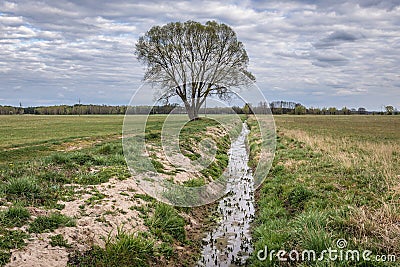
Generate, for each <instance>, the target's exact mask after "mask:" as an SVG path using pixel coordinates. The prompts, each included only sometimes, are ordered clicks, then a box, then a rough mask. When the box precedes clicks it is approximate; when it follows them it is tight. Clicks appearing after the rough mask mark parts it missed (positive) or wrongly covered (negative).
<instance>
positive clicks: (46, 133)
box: [0, 115, 123, 162]
mask: <svg viewBox="0 0 400 267" xmlns="http://www.w3.org/2000/svg"><path fill="white" fill-rule="evenodd" d="M122 120H123V116H122V115H110V116H29V115H26V116H1V120H0V151H1V152H0V162H13V161H16V160H27V159H28V160H29V159H30V158H31V157H34V156H38V155H42V156H44V155H48V154H50V153H51V152H54V151H55V150H56V149H57V148H60V147H62V144H64V143H68V142H70V143H74V142H76V141H80V140H92V139H95V138H99V137H100V138H105V137H109V136H115V135H120V134H121V129H122V128H121V125H122Z"/></svg>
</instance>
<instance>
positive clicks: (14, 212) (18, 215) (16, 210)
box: [0, 206, 31, 227]
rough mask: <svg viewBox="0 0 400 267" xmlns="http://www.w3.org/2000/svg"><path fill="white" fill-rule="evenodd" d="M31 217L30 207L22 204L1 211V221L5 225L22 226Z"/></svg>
mask: <svg viewBox="0 0 400 267" xmlns="http://www.w3.org/2000/svg"><path fill="white" fill-rule="evenodd" d="M30 217H31V215H30V213H29V211H28V209H26V208H25V207H21V206H13V207H10V208H8V209H7V210H5V211H3V212H1V213H0V223H1V225H4V226H5V227H21V226H22V225H24V224H26V222H27V221H28V220H29V218H30Z"/></svg>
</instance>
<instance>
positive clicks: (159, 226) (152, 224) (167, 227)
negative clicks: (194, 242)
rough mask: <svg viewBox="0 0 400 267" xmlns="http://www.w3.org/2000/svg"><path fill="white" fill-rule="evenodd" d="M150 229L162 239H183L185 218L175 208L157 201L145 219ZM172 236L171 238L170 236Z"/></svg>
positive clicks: (184, 237)
mask: <svg viewBox="0 0 400 267" xmlns="http://www.w3.org/2000/svg"><path fill="white" fill-rule="evenodd" d="M146 225H147V226H148V227H149V228H150V231H151V232H152V233H154V234H155V235H156V236H157V237H159V238H161V239H162V240H164V241H169V240H172V238H175V239H177V240H178V241H181V242H183V241H185V239H186V236H185V228H184V226H185V225H186V222H185V220H184V219H183V218H182V217H181V216H180V215H179V214H178V212H177V211H176V209H175V208H174V207H172V206H170V205H167V204H164V203H157V204H156V207H155V209H154V214H153V215H152V216H151V217H150V218H149V219H148V220H147V221H146ZM171 237H172V238H171Z"/></svg>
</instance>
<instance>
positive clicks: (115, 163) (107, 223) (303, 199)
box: [0, 115, 400, 266]
mask: <svg viewBox="0 0 400 267" xmlns="http://www.w3.org/2000/svg"><path fill="white" fill-rule="evenodd" d="M164 119H165V117H163V116H154V117H152V119H151V120H150V121H149V124H148V127H149V131H148V132H147V133H146V134H147V136H146V137H147V138H148V140H149V141H150V144H151V147H150V148H151V149H150V151H151V153H150V155H149V156H150V157H151V158H152V160H153V163H154V164H155V165H156V166H158V168H159V169H158V171H160V172H162V173H164V174H165V175H166V178H171V177H173V176H174V174H176V173H179V172H182V171H181V170H173V169H171V166H168V165H167V163H166V162H165V161H163V160H161V159H159V157H158V154H159V151H160V150H159V148H158V146H159V142H158V140H159V139H158V138H159V131H160V127H161V125H162V122H163V120H164ZM122 122H123V116H106V115H105V116H1V117H0V140H1V142H0V147H1V151H0V180H1V188H0V189H1V199H0V205H1V211H0V264H1V265H4V264H6V263H7V262H9V261H10V260H11V262H10V263H9V264H10V266H33V265H34V264H39V263H44V264H47V265H48V266H62V265H67V264H69V265H70V266H115V265H119V266H132V262H135V263H136V265H133V266H146V265H150V266H193V265H194V263H195V262H196V260H197V259H198V256H199V246H200V241H201V237H202V232H204V231H205V230H206V228H207V227H211V225H212V223H211V222H212V221H215V220H217V218H216V215H217V213H216V212H215V210H214V207H213V206H212V205H210V206H207V207H202V208H190V209H189V208H173V207H171V206H168V205H165V204H162V203H159V202H157V201H155V200H154V199H153V198H151V197H149V196H147V195H145V194H144V192H142V191H141V190H140V188H138V186H137V185H136V183H135V182H134V181H133V180H132V179H130V173H129V172H128V170H127V166H126V162H125V158H124V155H123V152H122V145H121V131H122ZM275 122H276V125H277V129H278V144H277V151H276V157H275V160H274V164H273V167H272V170H271V172H270V174H269V175H268V177H267V179H266V180H265V182H264V184H263V185H261V186H260V188H259V190H258V192H257V198H256V200H257V203H256V204H257V207H258V208H257V214H256V218H255V221H254V225H253V239H254V240H253V241H254V244H255V251H258V250H260V249H264V247H265V246H268V249H269V250H272V249H274V250H279V249H285V250H287V251H290V250H293V249H296V250H299V251H302V250H305V249H313V250H315V251H317V252H320V251H322V250H324V249H327V248H328V247H332V248H335V244H336V241H337V240H338V239H345V240H346V241H347V248H350V249H359V250H366V249H368V250H371V251H372V253H373V254H372V255H398V257H400V239H399V237H400V210H399V204H400V201H399V196H400V164H399V163H400V162H399V161H400V157H399V155H400V131H399V129H400V117H398V116H276V117H275ZM248 123H249V125H250V126H252V125H253V127H251V129H252V132H253V134H254V129H256V128H255V127H254V121H253V120H252V118H251V117H250V118H249V119H248ZM226 135H227V133H226V132H223V131H219V130H218V125H217V124H215V123H214V122H212V121H210V120H200V121H195V122H194V123H193V124H190V125H188V126H187V127H186V128H185V131H183V136H182V142H180V144H179V145H180V148H181V149H182V151H183V153H184V154H185V156H186V157H188V158H190V159H191V160H195V159H197V158H198V157H199V156H200V154H201V153H200V151H199V148H198V147H197V146H196V145H195V144H196V143H199V140H201V138H202V137H204V136H208V137H210V138H212V139H213V140H214V141H215V142H216V143H217V147H218V151H217V152H218V153H217V155H218V159H219V161H217V162H216V163H215V164H214V165H212V166H210V168H209V169H208V170H206V171H204V172H202V173H199V174H198V176H197V177H196V179H194V180H191V181H184V182H183V183H184V184H185V183H186V185H187V186H199V185H202V184H204V183H206V182H207V181H208V179H212V178H213V177H216V176H218V175H219V174H220V172H221V171H222V170H223V169H224V168H225V167H226V164H227V162H226V159H227V158H226V152H227V149H228V148H229V142H227V140H228V139H227V137H226ZM256 139H257V135H253V136H252V138H251V139H250V147H253V148H254V149H256V145H253V146H252V144H257V140H256ZM193 144H194V145H193ZM254 151H256V150H254ZM255 154H256V152H254V153H252V154H251V155H252V157H256V155H255ZM251 162H252V161H251V159H250V163H251ZM102 237H103V238H102ZM11 254H12V257H11ZM10 257H11V258H10ZM358 264H359V266H386V265H390V263H379V262H365V261H364V262H359V263H358ZM251 265H253V266H279V265H283V266H289V265H288V263H286V265H285V264H283V263H282V262H278V261H277V260H276V258H274V259H272V260H265V261H260V260H259V259H257V255H256V254H254V255H253V257H252V259H251ZM291 265H292V266H297V265H298V266H301V265H303V266H307V265H306V263H305V262H297V263H295V262H292V263H291ZM311 265H315V266H356V264H355V263H354V262H351V264H350V263H348V262H346V261H337V262H334V263H327V262H312V263H311ZM392 266H396V263H394V264H392Z"/></svg>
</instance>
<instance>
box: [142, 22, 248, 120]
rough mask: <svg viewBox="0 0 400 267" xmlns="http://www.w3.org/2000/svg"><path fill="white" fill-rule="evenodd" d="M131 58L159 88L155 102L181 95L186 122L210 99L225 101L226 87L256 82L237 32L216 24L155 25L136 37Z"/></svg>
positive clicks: (176, 23)
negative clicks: (134, 48)
mask: <svg viewBox="0 0 400 267" xmlns="http://www.w3.org/2000/svg"><path fill="white" fill-rule="evenodd" d="M135 54H136V56H137V58H138V60H139V61H141V62H143V63H144V64H145V65H146V67H147V69H146V73H145V75H144V79H145V80H147V81H150V82H151V83H153V85H157V86H158V87H159V88H160V90H161V92H158V96H159V97H158V99H159V100H162V99H164V100H168V99H170V98H171V97H174V96H179V97H180V99H181V100H182V101H183V103H184V105H185V108H186V110H187V112H188V115H189V118H190V119H196V118H198V111H199V109H200V107H201V106H202V105H203V103H204V101H205V100H206V98H207V97H208V96H209V95H217V96H218V97H219V98H221V99H225V98H229V97H230V96H231V91H230V88H232V87H240V86H246V85H248V84H249V83H251V81H254V80H255V77H254V76H253V75H252V74H251V73H250V72H249V71H247V66H248V63H249V58H248V56H247V53H246V50H245V48H244V45H243V44H242V42H240V41H238V40H237V37H236V33H235V32H234V31H233V30H232V29H231V28H230V27H229V26H227V25H225V24H223V23H217V22H215V21H208V22H207V23H205V24H201V23H199V22H195V21H187V22H183V23H182V22H173V23H168V24H166V25H164V26H154V27H152V28H151V29H150V30H149V31H148V32H146V33H145V35H144V36H142V37H140V38H139V40H138V41H137V43H136V50H135ZM243 75H245V76H243ZM246 77H247V78H246Z"/></svg>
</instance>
